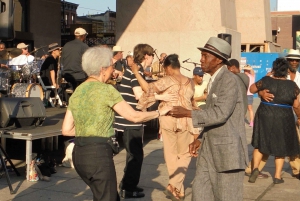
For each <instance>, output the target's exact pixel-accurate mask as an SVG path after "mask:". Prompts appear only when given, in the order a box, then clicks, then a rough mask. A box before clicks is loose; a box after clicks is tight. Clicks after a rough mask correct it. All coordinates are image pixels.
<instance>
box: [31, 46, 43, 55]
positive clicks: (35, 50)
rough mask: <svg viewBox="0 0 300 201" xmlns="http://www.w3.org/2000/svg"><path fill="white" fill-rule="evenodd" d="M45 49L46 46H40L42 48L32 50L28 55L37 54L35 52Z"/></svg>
mask: <svg viewBox="0 0 300 201" xmlns="http://www.w3.org/2000/svg"><path fill="white" fill-rule="evenodd" d="M45 47H47V45H45V46H42V47H39V48H34V50H33V51H31V52H29V54H32V53H35V52H37V51H39V50H40V49H43V48H45Z"/></svg>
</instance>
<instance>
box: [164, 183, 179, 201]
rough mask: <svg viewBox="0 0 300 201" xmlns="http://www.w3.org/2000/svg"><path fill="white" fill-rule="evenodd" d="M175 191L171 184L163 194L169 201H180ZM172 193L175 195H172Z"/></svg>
mask: <svg viewBox="0 0 300 201" xmlns="http://www.w3.org/2000/svg"><path fill="white" fill-rule="evenodd" d="M168 187H170V188H171V190H169V189H168ZM174 189H175V191H174ZM176 190H177V189H176V188H173V186H172V185H171V184H169V185H168V186H167V188H166V190H164V191H163V192H164V194H165V195H166V196H168V197H170V199H171V200H172V201H181V199H180V197H178V196H177V192H176ZM174 193H175V195H174Z"/></svg>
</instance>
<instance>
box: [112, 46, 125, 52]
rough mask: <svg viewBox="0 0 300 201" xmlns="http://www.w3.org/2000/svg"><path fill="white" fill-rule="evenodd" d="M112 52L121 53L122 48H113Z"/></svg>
mask: <svg viewBox="0 0 300 201" xmlns="http://www.w3.org/2000/svg"><path fill="white" fill-rule="evenodd" d="M112 51H113V52H123V50H122V47H121V46H117V45H116V46H114V47H113V49H112Z"/></svg>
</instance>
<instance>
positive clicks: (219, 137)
mask: <svg viewBox="0 0 300 201" xmlns="http://www.w3.org/2000/svg"><path fill="white" fill-rule="evenodd" d="M198 49H199V50H200V51H201V60H200V62H201V68H202V70H203V71H204V72H205V73H209V74H210V75H211V78H210V81H209V84H208V95H207V99H206V109H203V110H192V111H191V110H186V109H184V108H182V107H180V106H176V107H175V106H174V107H173V109H172V110H171V111H170V112H169V114H170V115H171V116H173V117H176V118H181V117H192V119H193V124H194V127H204V130H203V133H202V135H200V136H202V143H201V142H200V140H198V139H196V140H195V141H194V142H193V143H192V144H190V153H191V155H192V156H197V155H198V162H197V169H196V175H195V178H194V183H193V190H192V200H193V201H200V200H201V201H202V200H205V201H210V200H211V201H213V200H222V201H232V200H243V180H244V169H245V167H246V165H247V163H248V149H247V141H246V131H245V123H244V102H243V91H242V89H241V87H239V83H238V80H237V79H239V78H238V77H237V76H235V75H234V74H233V73H231V72H230V71H229V70H228V69H227V66H226V65H225V64H229V63H228V58H229V57H230V54H231V46H230V45H229V43H228V42H226V41H225V40H223V39H220V38H217V37H211V38H210V39H209V40H208V41H207V43H206V44H205V46H204V47H200V48H198ZM200 144H201V146H200ZM199 148H200V151H199V154H197V150H198V149H199Z"/></svg>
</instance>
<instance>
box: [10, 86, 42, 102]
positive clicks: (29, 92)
mask: <svg viewBox="0 0 300 201" xmlns="http://www.w3.org/2000/svg"><path fill="white" fill-rule="evenodd" d="M11 92H12V94H14V95H15V97H39V98H40V99H41V100H42V101H43V99H44V95H43V89H42V87H41V86H40V85H38V84H33V83H32V84H31V83H15V84H14V85H13V86H12V88H11Z"/></svg>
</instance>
